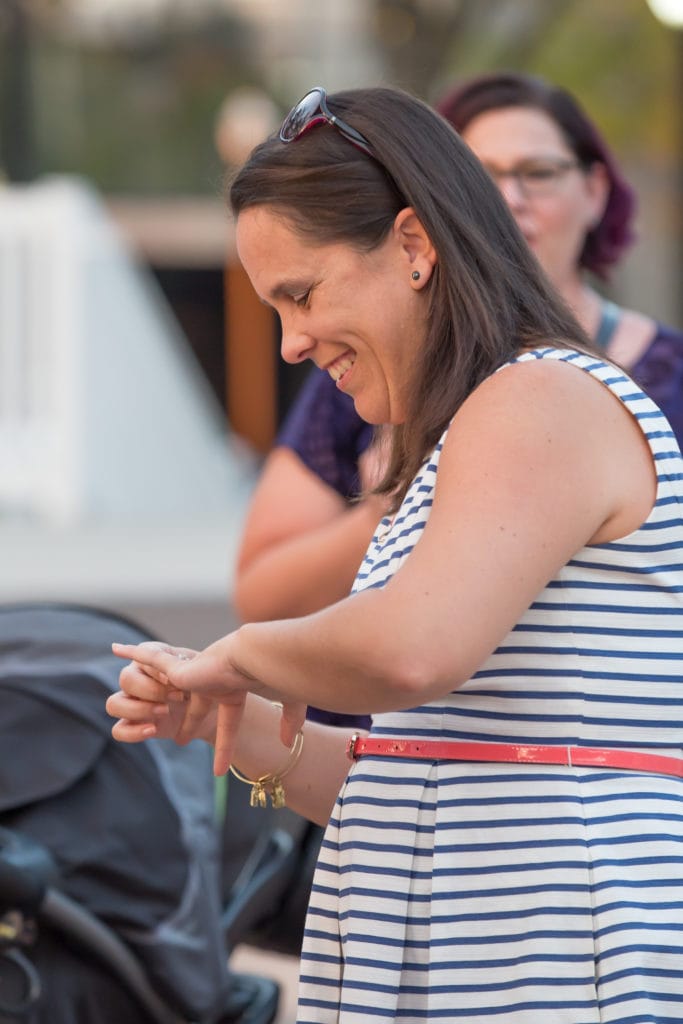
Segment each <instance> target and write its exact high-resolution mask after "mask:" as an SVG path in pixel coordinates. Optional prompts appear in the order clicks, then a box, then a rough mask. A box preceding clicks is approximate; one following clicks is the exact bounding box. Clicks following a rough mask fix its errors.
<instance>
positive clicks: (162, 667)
mask: <svg viewBox="0 0 683 1024" xmlns="http://www.w3.org/2000/svg"><path fill="white" fill-rule="evenodd" d="M111 649H112V651H113V653H114V654H115V655H116V656H117V658H129V659H130V660H131V661H134V662H136V663H137V664H138V665H140V666H144V667H145V669H151V670H153V672H154V674H155V675H156V676H157V678H158V673H163V674H164V675H165V676H168V677H170V676H173V677H174V680H175V681H176V682H177V672H178V669H179V668H180V667H182V666H183V665H186V664H188V663H189V662H190V661H191V660H192V658H191V656H190V654H188V653H185V652H186V651H188V650H189V648H181V647H170V646H169V645H168V644H162V643H159V642H158V641H146V642H145V643H142V644H117V643H113V644H112V645H111ZM191 654H192V655H193V654H194V652H191Z"/></svg>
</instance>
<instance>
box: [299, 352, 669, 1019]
mask: <svg viewBox="0 0 683 1024" xmlns="http://www.w3.org/2000/svg"><path fill="white" fill-rule="evenodd" d="M526 359H554V360H562V361H566V362H569V363H573V364H574V366H576V367H580V368H581V369H582V370H584V371H586V372H587V373H590V374H591V375H592V376H594V377H596V378H598V379H599V380H600V381H602V382H603V383H604V384H605V385H606V386H607V387H608V388H609V389H610V390H611V391H612V392H613V393H614V394H615V395H617V396H618V397H619V398H620V399H621V400H622V401H623V402H624V403H625V404H626V405H627V407H628V408H629V410H630V411H631V412H632V414H633V415H634V416H635V417H636V418H637V420H638V422H639V423H640V425H641V427H642V430H643V432H644V434H645V435H646V437H647V440H648V443H649V445H650V447H651V450H652V452H653V455H654V459H655V462H656V467H657V471H658V487H657V496H656V503H655V506H654V508H653V510H652V512H651V514H650V516H649V517H648V519H647V521H646V522H645V523H644V524H643V525H642V526H641V527H640V529H638V530H636V531H635V532H633V533H632V534H630V535H628V536H627V537H623V538H622V539H620V540H619V541H616V542H613V543H608V544H599V545H594V546H591V547H587V548H584V549H583V550H581V551H579V552H578V553H577V554H576V556H575V557H574V558H572V560H571V561H570V562H569V563H568V564H567V565H566V566H565V567H564V568H563V569H562V571H561V572H560V573H559V575H558V576H557V578H556V579H553V580H552V581H551V582H550V583H549V584H548V586H547V587H546V588H545V589H544V590H543V592H542V593H540V594H539V595H538V598H537V599H536V600H535V601H534V603H533V604H532V606H531V607H530V608H529V609H528V611H527V612H526V613H525V615H524V616H523V617H522V619H521V621H520V622H519V623H518V624H517V625H516V626H515V628H514V629H513V630H512V631H511V632H510V634H509V635H508V636H507V638H506V639H505V641H504V642H503V643H502V644H501V645H500V647H498V649H497V650H496V651H495V652H494V653H493V654H492V655H491V657H490V658H489V659H488V661H487V662H486V663H485V664H484V665H483V666H482V667H481V669H480V671H478V672H477V673H476V675H475V676H473V677H472V678H471V679H470V680H469V681H468V682H467V683H466V684H465V685H464V686H462V687H461V688H459V689H458V690H456V691H454V692H453V693H452V694H450V695H448V696H447V697H444V698H442V699H439V700H436V701H434V702H432V703H430V704H427V705H424V706H422V707H419V708H416V709H414V710H411V711H402V712H395V713H389V714H381V715H377V716H375V718H374V720H373V728H372V732H373V734H374V735H377V736H399V737H421V738H430V739H444V738H445V739H452V740H479V741H487V740H488V741H497V742H514V743H532V744H533V743H540V744H546V743H557V744H562V745H565V744H566V745H575V746H581V745H584V746H599V747H627V748H647V749H649V750H651V751H656V752H659V753H667V754H674V755H677V756H681V753H682V751H681V747H682V746H683V680H682V679H681V669H682V667H683V572H682V571H681V570H682V569H683V460H682V459H681V454H680V452H679V449H678V446H677V444H676V441H675V439H674V436H673V434H672V432H671V430H670V428H669V425H668V422H667V421H666V419H665V418H664V417H663V415H662V414H661V413H660V412H659V410H658V409H657V408H656V406H655V405H654V404H653V403H652V402H651V401H650V400H649V399H648V398H647V397H646V396H645V395H644V394H643V393H642V392H641V391H639V390H638V389H637V387H636V386H635V385H634V384H633V382H632V381H631V380H630V379H629V378H628V377H626V376H625V375H624V374H623V373H622V372H621V371H619V370H617V369H615V368H614V367H613V366H611V365H609V364H607V363H604V362H602V361H599V360H597V359H596V358H594V357H592V356H586V355H582V354H579V353H576V352H573V351H567V350H556V349H540V350H538V351H536V352H533V353H525V354H524V355H522V356H521V357H520V358H519V359H518V360H516V361H517V362H522V361H524V360H526ZM567 372H573V371H569V370H568V371H567ZM596 429H599V425H596ZM443 440H444V438H443V437H442V439H441V441H440V443H439V444H437V446H436V448H435V450H434V452H433V453H432V455H431V456H430V457H429V459H427V460H426V461H425V463H424V465H423V467H422V469H421V471H420V472H419V474H418V475H417V477H416V479H415V480H414V482H413V484H412V486H411V488H410V490H409V492H408V494H407V495H406V498H405V501H404V502H403V505H402V507H401V509H400V511H399V513H398V515H397V516H396V517H395V519H394V522H393V523H389V521H388V520H385V521H383V523H382V525H381V527H380V529H379V530H378V532H377V534H376V536H375V538H373V541H372V543H371V545H370V547H369V549H368V553H367V556H366V558H365V560H364V562H363V565H362V566H361V570H360V573H359V576H358V580H357V583H356V589H363V588H365V587H381V586H382V585H383V584H384V583H385V582H386V581H387V580H388V579H389V578H390V577H391V575H392V574H393V573H394V572H395V571H396V570H397V569H398V568H399V566H400V565H401V564H402V562H403V560H404V559H405V558H406V557H407V556H408V555H409V554H410V551H411V550H412V548H413V546H414V545H415V544H416V543H417V541H418V540H419V538H420V534H421V531H422V529H423V527H424V524H425V522H426V520H427V518H428V516H429V510H430V506H431V503H432V495H433V490H434V483H435V478H436V473H437V468H438V463H439V455H440V452H441V448H442V444H443ZM454 642H456V643H457V637H455V638H454ZM425 1020H430V1021H431V1020H434V1021H453V1022H469V1021H473V1022H474V1021H476V1022H490V1024H597V1022H601V1024H607V1022H609V1024H617V1022H619V1024H640V1022H650V1024H652V1022H657V1024H665V1022H666V1024H673V1022H674V1021H676V1022H680V1021H683V781H682V780H680V779H677V778H674V777H670V776H665V775H655V774H646V773H637V772H633V771H619V770H615V769H610V768H602V769H595V768H576V767H574V768H569V767H564V766H545V765H531V764H529V765H504V764H500V763H498V764H491V763H485V764H473V763H458V762H452V761H451V762H449V761H434V762H430V761H418V760H406V759H401V758H396V757H393V758H391V757H377V756H368V757H363V758H361V760H359V761H358V762H356V763H355V764H354V765H353V766H352V768H351V771H350V773H349V776H348V779H347V780H346V782H345V783H344V786H343V787H342V790H341V793H340V795H339V798H338V801H337V804H336V807H335V809H334V811H333V814H332V818H331V821H330V824H329V826H328V828H327V831H326V834H325V839H324V842H323V846H322V849H321V854H320V860H319V864H318V869H317V872H316V875H315V880H314V884H313V891H312V895H311V905H310V910H309V915H308V919H307V926H306V934H305V939H304V949H303V955H302V967H301V985H300V999H299V1011H298V1022H299V1024H314V1022H315V1024H333V1022H334V1024H337V1022H339V1024H361V1022H376V1024H380V1022H389V1021H392V1022H393V1021H398V1022H403V1024H418V1022H422V1021H425Z"/></svg>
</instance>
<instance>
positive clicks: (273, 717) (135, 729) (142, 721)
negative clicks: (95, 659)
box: [107, 645, 350, 825]
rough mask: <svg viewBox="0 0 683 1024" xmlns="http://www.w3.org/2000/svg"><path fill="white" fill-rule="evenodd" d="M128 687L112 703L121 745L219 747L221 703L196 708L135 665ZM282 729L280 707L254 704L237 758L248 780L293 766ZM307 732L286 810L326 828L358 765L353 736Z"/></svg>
mask: <svg viewBox="0 0 683 1024" xmlns="http://www.w3.org/2000/svg"><path fill="white" fill-rule="evenodd" d="M159 646H162V645H159ZM174 650H175V649H174ZM177 650H179V649H177ZM186 653H187V652H186ZM190 653H194V652H190ZM121 685H122V689H121V690H120V691H119V692H118V693H115V694H112V695H111V696H110V697H109V698H108V700H107V712H108V713H109V714H110V715H111V716H112V717H113V718H116V719H118V721H117V722H116V723H115V725H114V726H113V729H112V733H113V735H114V737H115V739H117V740H119V741H121V742H124V743H139V742H141V741H143V740H146V739H152V738H165V739H174V740H176V741H177V742H181V743H183V742H189V741H190V740H191V739H198V738H201V739H204V740H206V741H207V742H208V743H211V744H213V743H215V739H216V715H217V705H216V704H215V703H214V702H213V701H210V700H206V699H204V698H197V696H196V695H193V696H192V698H191V699H190V700H189V701H188V700H183V699H182V695H180V694H177V693H174V691H172V690H169V687H168V686H167V685H166V684H164V683H162V682H160V681H157V680H155V679H153V678H152V677H151V676H150V675H148V674H147V673H146V672H143V670H142V669H141V668H140V667H139V666H137V665H136V664H135V663H132V664H131V665H128V666H126V668H124V669H123V670H122V672H121ZM280 726H281V712H280V709H279V708H277V707H274V706H273V705H272V704H271V703H270V701H266V700H262V699H261V698H260V697H255V696H253V695H251V694H250V695H249V696H248V697H247V700H246V703H245V706H244V712H243V715H242V720H241V724H240V729H239V734H238V739H237V742H236V744H235V746H234V748H233V751H232V759H233V761H234V764H235V766H236V767H237V768H238V770H239V771H240V772H241V774H243V775H245V776H246V777H247V778H249V779H257V778H258V777H259V776H262V775H264V774H266V773H267V772H276V771H277V770H278V769H279V768H281V767H282V766H283V765H284V764H286V763H287V759H288V754H289V746H288V745H284V744H283V743H282V740H281V738H280ZM303 733H304V743H303V747H302V751H301V756H300V758H299V760H298V761H297V763H296V765H295V766H294V767H293V768H292V770H291V772H288V773H287V775H286V777H285V779H284V780H283V785H284V788H285V794H286V803H287V806H288V807H290V808H291V809H292V810H294V811H296V812H297V813H299V814H302V815H303V816H304V817H306V818H309V819H310V820H311V821H315V822H317V823H319V824H321V825H324V824H326V823H327V820H328V818H329V816H330V812H331V810H332V807H333V806H334V801H335V799H336V797H337V793H338V792H339V788H340V786H341V784H342V782H343V780H344V778H345V777H346V773H347V771H348V769H349V766H350V763H349V761H348V759H347V757H346V745H347V743H348V739H349V734H350V730H349V729H339V728H335V727H334V726H328V725H320V724H319V723H317V722H306V723H305V725H304V726H303ZM225 771H227V765H222V766H221V772H225Z"/></svg>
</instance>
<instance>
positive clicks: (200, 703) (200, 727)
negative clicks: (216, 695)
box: [176, 693, 215, 743]
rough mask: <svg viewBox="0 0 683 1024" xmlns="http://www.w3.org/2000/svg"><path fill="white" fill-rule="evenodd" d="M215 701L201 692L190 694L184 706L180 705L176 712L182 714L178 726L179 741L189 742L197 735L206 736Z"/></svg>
mask: <svg viewBox="0 0 683 1024" xmlns="http://www.w3.org/2000/svg"><path fill="white" fill-rule="evenodd" d="M214 707H215V705H214V702H213V701H212V700H210V699H209V698H208V697H202V696H200V695H199V694H196V693H193V694H190V696H189V698H188V699H187V701H186V703H185V705H184V707H183V708H182V709H181V708H180V707H178V708H177V709H176V713H178V714H182V716H183V717H182V721H181V723H180V726H179V728H178V732H177V735H176V740H177V742H178V743H189V742H190V740H193V739H196V738H197V737H202V738H205V737H204V733H205V732H206V729H207V720H208V719H209V717H210V716H211V714H212V713H213V710H214Z"/></svg>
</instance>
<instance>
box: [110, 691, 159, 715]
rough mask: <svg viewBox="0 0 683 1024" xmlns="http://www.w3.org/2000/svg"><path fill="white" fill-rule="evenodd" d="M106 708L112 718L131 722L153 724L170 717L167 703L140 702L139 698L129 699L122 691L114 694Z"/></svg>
mask: <svg viewBox="0 0 683 1024" xmlns="http://www.w3.org/2000/svg"><path fill="white" fill-rule="evenodd" d="M104 707H105V710H106V712H107V714H108V715H110V716H111V717H112V718H125V719H127V720H129V721H131V722H153V721H155V720H156V719H159V718H163V717H168V713H169V711H168V704H166V703H156V702H153V701H147V700H139V699H138V698H137V697H129V696H128V694H127V693H125V692H124V691H122V690H120V691H119V692H118V693H112V694H111V696H109V697H108V698H107V702H106V704H105V705H104Z"/></svg>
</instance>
